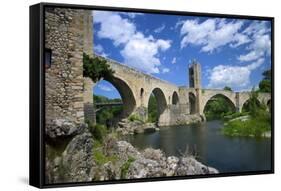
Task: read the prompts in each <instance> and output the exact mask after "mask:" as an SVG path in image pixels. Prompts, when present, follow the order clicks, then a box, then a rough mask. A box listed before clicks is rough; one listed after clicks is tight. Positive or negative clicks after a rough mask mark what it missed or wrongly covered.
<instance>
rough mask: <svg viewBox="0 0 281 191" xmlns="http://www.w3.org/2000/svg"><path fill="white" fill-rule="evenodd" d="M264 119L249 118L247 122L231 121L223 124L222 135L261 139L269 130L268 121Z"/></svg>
mask: <svg viewBox="0 0 281 191" xmlns="http://www.w3.org/2000/svg"><path fill="white" fill-rule="evenodd" d="M268 119H269V118H268V117H266V118H265V119H262V118H250V119H249V120H245V121H242V120H233V121H229V122H227V123H226V124H225V126H224V128H223V129H222V131H223V133H224V134H225V135H228V136H247V137H248V136H250V137H263V136H264V134H265V133H266V132H268V131H270V130H271V128H270V120H268Z"/></svg>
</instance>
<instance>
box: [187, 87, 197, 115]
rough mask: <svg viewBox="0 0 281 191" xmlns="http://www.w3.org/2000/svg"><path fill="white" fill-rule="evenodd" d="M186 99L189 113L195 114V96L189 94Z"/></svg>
mask: <svg viewBox="0 0 281 191" xmlns="http://www.w3.org/2000/svg"><path fill="white" fill-rule="evenodd" d="M188 99H189V113H190V114H195V113H196V96H195V95H194V93H192V92H189V93H188Z"/></svg>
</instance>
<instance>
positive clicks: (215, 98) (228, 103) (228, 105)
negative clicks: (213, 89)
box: [202, 93, 236, 115]
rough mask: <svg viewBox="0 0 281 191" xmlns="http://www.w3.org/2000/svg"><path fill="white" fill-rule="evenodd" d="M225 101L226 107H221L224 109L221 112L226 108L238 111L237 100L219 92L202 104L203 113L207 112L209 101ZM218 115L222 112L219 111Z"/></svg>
mask: <svg viewBox="0 0 281 191" xmlns="http://www.w3.org/2000/svg"><path fill="white" fill-rule="evenodd" d="M221 98H222V99H223V102H225V104H226V105H224V107H222V108H221V107H219V108H220V109H222V111H221V113H222V112H224V111H225V110H230V111H232V112H236V106H235V102H234V101H233V100H231V99H230V98H229V97H227V96H226V95H224V94H221V93H218V94H215V95H212V96H211V97H209V98H208V99H207V100H206V102H205V103H204V104H203V105H202V109H203V113H204V115H205V114H206V109H207V106H208V104H209V103H211V102H212V101H222V99H221ZM209 109H210V108H209ZM217 114H218V115H220V113H217Z"/></svg>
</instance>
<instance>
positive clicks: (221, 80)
mask: <svg viewBox="0 0 281 191" xmlns="http://www.w3.org/2000/svg"><path fill="white" fill-rule="evenodd" d="M263 63H264V59H263V58H260V59H258V60H257V61H255V62H252V63H251V64H249V65H246V66H227V65H218V66H216V67H214V68H213V69H211V70H209V84H208V87H209V88H223V87H225V86H230V87H234V88H243V87H244V88H245V87H246V86H248V85H249V84H250V75H251V72H252V71H253V70H255V69H256V68H258V67H259V66H261V65H262V64H263Z"/></svg>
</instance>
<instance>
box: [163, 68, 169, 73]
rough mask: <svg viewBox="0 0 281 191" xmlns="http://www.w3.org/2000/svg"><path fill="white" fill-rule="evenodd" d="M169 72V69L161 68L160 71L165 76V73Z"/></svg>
mask: <svg viewBox="0 0 281 191" xmlns="http://www.w3.org/2000/svg"><path fill="white" fill-rule="evenodd" d="M168 72H170V69H169V68H163V69H162V73H163V74H165V73H168Z"/></svg>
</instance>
